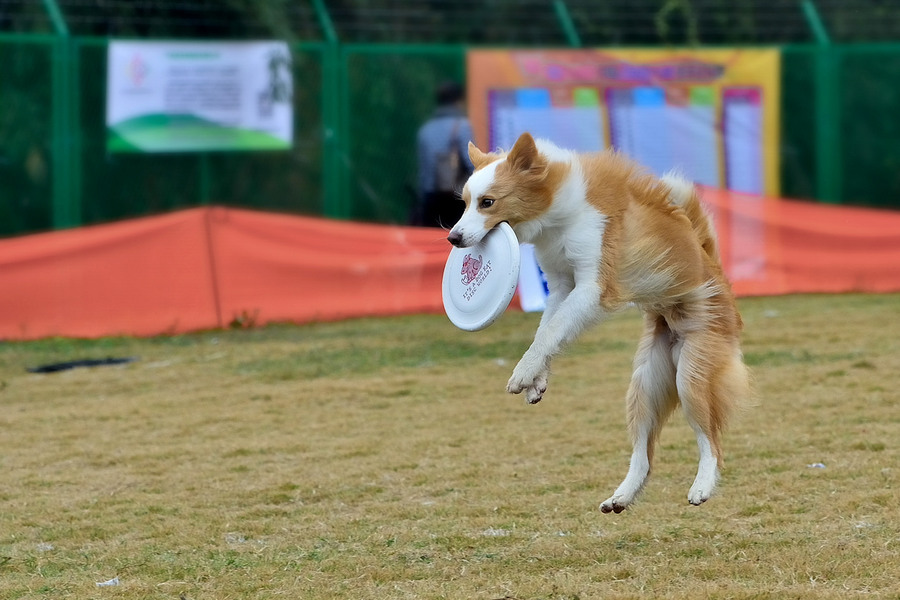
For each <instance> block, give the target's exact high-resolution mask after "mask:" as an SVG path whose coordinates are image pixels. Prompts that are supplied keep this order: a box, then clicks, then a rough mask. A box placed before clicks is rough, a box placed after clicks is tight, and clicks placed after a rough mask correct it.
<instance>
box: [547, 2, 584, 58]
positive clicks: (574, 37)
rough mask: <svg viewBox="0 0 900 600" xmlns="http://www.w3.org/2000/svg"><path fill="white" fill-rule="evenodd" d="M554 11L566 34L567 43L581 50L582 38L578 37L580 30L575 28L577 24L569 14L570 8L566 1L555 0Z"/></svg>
mask: <svg viewBox="0 0 900 600" xmlns="http://www.w3.org/2000/svg"><path fill="white" fill-rule="evenodd" d="M553 9H554V10H555V11H556V18H557V19H559V24H560V26H561V27H562V29H563V32H564V33H565V34H566V41H568V42H569V45H570V46H572V47H573V48H581V37H580V36H579V35H578V29H576V28H575V22H574V21H573V20H572V15H571V14H570V13H569V7H568V6H566V3H565V0H553Z"/></svg>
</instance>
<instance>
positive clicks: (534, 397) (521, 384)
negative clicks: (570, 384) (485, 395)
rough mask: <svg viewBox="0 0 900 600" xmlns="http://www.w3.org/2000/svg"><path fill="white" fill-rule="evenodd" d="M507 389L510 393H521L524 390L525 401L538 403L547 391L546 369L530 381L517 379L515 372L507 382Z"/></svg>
mask: <svg viewBox="0 0 900 600" xmlns="http://www.w3.org/2000/svg"><path fill="white" fill-rule="evenodd" d="M506 391H507V392H509V393H510V394H519V393H521V392H523V391H524V392H525V401H526V402H528V404H537V403H538V402H540V401H541V398H543V397H544V392H546V391H547V373H546V371H545V372H542V373H540V374H539V375H538V376H537V377H534V378H532V379H531V380H530V381H525V380H520V379H517V378H516V375H515V373H513V376H512V377H510V378H509V382H508V383H507V384H506Z"/></svg>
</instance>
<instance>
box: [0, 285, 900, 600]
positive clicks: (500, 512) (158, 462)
mask: <svg viewBox="0 0 900 600" xmlns="http://www.w3.org/2000/svg"><path fill="white" fill-rule="evenodd" d="M741 308H742V310H743V313H744V317H745V321H746V335H745V353H746V356H747V360H748V362H749V363H750V364H751V365H752V366H753V369H754V374H755V377H756V385H757V389H758V392H759V401H758V406H756V407H754V408H752V409H751V410H749V411H747V412H746V414H745V415H743V417H742V418H741V419H740V420H739V421H738V422H737V423H736V424H735V425H734V427H733V428H732V429H731V431H730V433H729V435H728V436H727V437H726V453H727V454H726V468H725V471H724V473H723V481H722V483H721V486H720V489H719V493H718V494H717V495H716V496H715V497H714V498H713V499H712V500H711V501H710V502H708V503H706V504H705V505H703V506H701V507H699V508H696V507H691V506H689V505H688V504H687V501H686V494H687V490H688V488H689V486H690V484H691V481H692V479H693V475H694V473H695V470H696V446H695V443H694V441H693V437H692V435H691V433H690V430H689V428H688V427H687V425H686V424H685V423H684V420H683V418H681V416H680V415H679V416H676V418H674V419H673V421H672V423H671V424H670V425H669V426H668V427H667V428H666V430H665V431H664V433H663V437H662V444H661V449H660V451H659V453H658V455H657V463H656V465H655V470H654V473H653V475H652V476H651V479H650V483H649V485H648V488H647V490H646V492H645V494H644V495H643V496H642V498H641V500H640V502H639V503H638V504H637V505H636V506H634V507H633V508H632V509H629V510H627V511H626V512H624V513H622V514H621V515H603V514H601V513H600V512H599V511H598V510H597V507H598V504H599V502H600V501H601V500H603V499H604V498H606V497H607V496H608V495H609V493H610V492H611V491H612V490H613V489H614V488H615V486H616V485H617V484H618V483H619V481H620V480H621V478H622V477H623V476H624V474H625V471H626V469H627V463H628V457H629V452H630V450H629V447H628V442H627V438H626V434H625V430H624V425H623V423H624V415H623V412H624V410H623V402H622V398H623V396H624V392H625V388H626V386H627V382H628V379H629V376H630V361H631V355H632V352H633V350H634V347H635V345H636V342H637V335H638V332H639V329H640V323H639V319H638V317H637V315H636V313H634V312H630V313H626V314H624V315H620V316H618V317H616V318H614V319H613V320H612V321H610V322H608V323H606V324H603V325H601V326H599V327H597V328H595V329H593V330H591V332H590V333H589V334H587V335H585V336H584V337H583V338H582V339H581V340H580V341H579V342H577V343H576V344H575V345H574V346H573V347H572V348H571V349H570V350H569V352H568V353H567V354H566V355H565V356H563V357H561V358H560V359H559V360H558V361H557V364H556V369H555V373H556V374H555V376H554V378H553V379H552V380H551V384H550V389H549V391H548V393H547V396H546V397H545V399H544V401H543V402H541V403H540V404H539V405H537V406H526V405H525V404H524V403H523V402H522V401H521V399H520V398H519V397H511V396H508V395H507V394H506V393H505V392H504V386H505V384H506V380H507V378H508V376H509V373H510V370H511V369H512V367H513V365H514V362H515V360H516V358H517V357H518V355H519V354H521V352H522V351H523V350H524V349H525V347H526V346H527V344H528V343H529V341H530V339H531V335H532V333H533V330H534V328H535V326H536V323H537V316H536V315H524V314H516V313H510V314H508V315H506V316H504V318H503V319H501V320H500V322H498V323H497V324H495V325H494V326H492V327H491V328H490V329H488V330H486V331H484V332H480V333H477V334H470V333H464V332H460V331H457V330H455V329H454V328H453V327H452V326H451V325H450V324H449V323H448V322H447V321H446V319H445V318H444V317H442V316H438V315H435V316H417V317H409V318H396V319H381V320H362V321H352V322H345V323H338V324H325V325H315V326H309V327H273V328H266V329H263V330H255V331H232V332H219V333H206V334H200V335H195V336H184V337H177V338H161V339H154V340H131V339H117V340H100V341H95V342H72V341H66V340H55V341H46V342H37V343H24V344H18V343H17V344H5V345H0V388H2V389H0V406H2V412H0V468H2V473H3V476H2V479H0V597H2V598H77V599H84V598H116V599H132V598H134V599H137V598H140V599H148V598H149V599H156V598H160V599H162V598H166V599H173V598H176V599H177V598H185V599H189V600H200V599H203V598H215V599H227V598H242V599H243V598H259V599H262V598H304V599H306V598H312V599H318V598H365V599H379V598H454V599H455V598H471V599H494V598H520V599H526V598H527V599H537V598H542V599H543V598H547V599H549V598H554V599H555V598H567V599H572V598H582V599H587V598H604V599H607V598H662V597H666V598H698V597H699V598H703V597H708V598H779V599H780V598H847V597H857V596H861V595H864V594H867V595H870V596H873V597H885V598H898V597H900V584H898V582H897V574H898V568H900V567H898V565H900V534H898V529H897V524H898V523H900V497H898V496H900V494H898V490H897V486H898V477H900V462H898V458H900V450H898V442H900V402H898V400H900V398H898V392H897V390H898V389H900V338H898V336H897V333H898V330H897V322H896V319H897V317H898V314H900V296H897V295H882V296H858V295H848V296H798V297H786V298H771V299H753V300H744V301H742V302H741ZM107 355H113V356H128V355H134V356H138V357H139V358H140V360H138V361H137V362H135V363H132V364H130V365H127V366H122V367H99V368H93V369H78V370H72V371H67V372H62V373H57V374H50V375H35V374H29V373H27V372H26V371H25V367H26V366H34V365H35V364H39V363H41V362H52V361H56V360H68V359H72V358H76V357H85V356H88V357H93V358H97V357H104V356H107ZM814 463H823V464H824V465H825V468H812V467H809V466H808V465H811V464H814ZM113 577H118V578H119V585H118V586H116V587H97V586H96V582H101V581H106V580H109V579H111V578H113Z"/></svg>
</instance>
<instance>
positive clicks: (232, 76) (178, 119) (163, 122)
mask: <svg viewBox="0 0 900 600" xmlns="http://www.w3.org/2000/svg"><path fill="white" fill-rule="evenodd" d="M107 64H108V66H107V100H106V126H107V149H108V150H109V151H110V152H202V151H211V150H285V149H289V148H290V147H291V145H292V140H293V104H292V102H291V98H292V93H293V78H292V71H291V54H290V52H289V50H288V46H287V44H285V43H284V42H124V41H113V42H110V44H109V50H108V63H107Z"/></svg>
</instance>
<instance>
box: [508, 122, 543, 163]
mask: <svg viewBox="0 0 900 600" xmlns="http://www.w3.org/2000/svg"><path fill="white" fill-rule="evenodd" d="M538 156H539V155H538V149H537V146H536V145H535V143H534V138H533V137H531V134H530V133H528V132H527V131H526V132H525V133H523V134H522V135H520V136H519V139H518V140H516V144H515V145H514V146H513V148H512V150H510V151H509V154H508V155H507V156H506V162H508V163H509V166H510V167H512V169H513V171H528V170H530V169H531V167H532V166H533V165H534V163H535V162H537V159H538Z"/></svg>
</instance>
